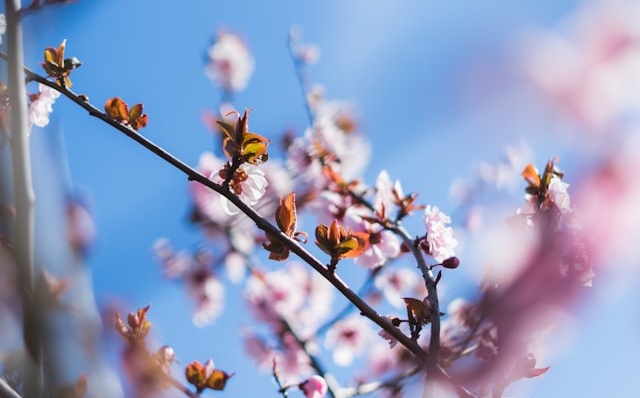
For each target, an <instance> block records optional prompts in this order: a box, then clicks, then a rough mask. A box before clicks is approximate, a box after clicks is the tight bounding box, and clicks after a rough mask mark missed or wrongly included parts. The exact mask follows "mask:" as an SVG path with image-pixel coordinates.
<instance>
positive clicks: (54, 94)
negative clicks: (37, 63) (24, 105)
mask: <svg viewBox="0 0 640 398" xmlns="http://www.w3.org/2000/svg"><path fill="white" fill-rule="evenodd" d="M38 89H39V90H40V93H38V94H36V96H35V99H34V100H32V101H31V105H29V122H30V123H31V124H35V125H36V126H38V127H45V126H46V125H48V124H49V115H50V114H51V112H53V103H54V102H55V101H56V98H58V97H60V93H59V92H58V91H56V90H54V89H52V88H50V87H49V86H45V85H44V84H42V83H40V84H39V85H38Z"/></svg>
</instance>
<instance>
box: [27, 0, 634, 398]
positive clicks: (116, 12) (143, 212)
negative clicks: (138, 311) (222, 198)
mask: <svg viewBox="0 0 640 398" xmlns="http://www.w3.org/2000/svg"><path fill="white" fill-rule="evenodd" d="M468 3H469V2H466V1H462V0H448V1H447V0H434V1H427V2H421V1H408V0H400V1H395V2H386V1H378V0H375V1H365V0H354V1H347V2H342V1H337V0H332V1H324V2H300V1H293V0H291V1H274V2H262V1H236V2H220V1H211V0H209V1H204V0H197V1H190V2H184V4H188V5H186V6H177V3H175V2H159V1H151V0H137V1H131V0H128V1H127V0H109V1H95V0H94V1H88V0H86V1H83V0H80V1H79V3H78V4H73V5H70V6H66V7H56V8H55V9H51V10H48V11H44V12H41V13H39V14H37V15H33V16H30V17H29V18H28V19H27V21H26V22H25V27H26V42H27V51H26V61H25V62H26V64H27V65H28V66H30V67H32V68H33V69H38V63H39V61H40V58H41V57H42V49H43V48H44V47H46V46H52V45H57V44H58V43H59V42H60V41H61V40H62V39H65V38H66V39H67V52H68V55H73V56H76V57H78V58H79V59H80V60H81V61H82V62H83V66H82V67H81V68H80V69H78V70H77V71H75V72H74V73H73V76H72V80H73V82H74V87H73V89H74V90H76V91H77V92H79V93H86V94H87V95H88V96H89V98H90V99H91V100H92V102H94V103H95V104H96V105H97V106H98V107H100V106H101V104H103V103H104V101H105V100H106V99H107V98H109V97H112V96H120V97H122V98H123V99H125V101H127V102H129V103H130V104H132V103H137V102H143V103H144V105H145V111H146V113H148V114H149V115H150V123H149V126H148V127H147V128H146V129H145V130H143V133H144V134H145V135H147V136H148V137H149V138H151V139H152V140H154V141H155V142H157V143H158V144H160V145H161V146H163V147H165V148H166V149H167V150H169V151H170V152H172V153H173V154H175V155H177V156H178V157H180V158H182V159H183V160H185V161H186V162H187V163H190V164H194V165H195V164H196V163H197V159H198V157H199V155H200V154H201V153H202V152H203V151H205V150H209V149H210V148H211V145H212V139H211V137H210V135H209V134H208V132H207V129H206V128H205V127H204V125H203V124H202V122H201V116H202V113H203V111H204V110H206V109H213V108H214V107H215V106H216V105H217V103H218V99H219V95H220V94H219V92H218V91H217V89H216V88H215V87H214V86H213V85H212V84H211V83H210V81H209V80H208V79H207V78H206V77H205V76H204V73H203V70H204V60H205V52H206V48H207V46H208V45H209V44H210V43H211V41H212V39H213V38H214V36H215V32H216V31H217V29H219V28H228V29H231V30H233V31H235V32H239V33H240V34H241V35H243V37H244V38H245V39H246V40H247V42H248V43H249V46H250V48H251V50H252V52H253V54H254V57H255V59H256V72H255V74H254V76H253V77H252V79H251V83H250V85H249V87H248V88H247V89H246V90H245V91H243V92H242V93H240V94H239V95H238V96H237V99H236V106H237V107H238V108H240V109H242V108H244V107H251V108H253V109H254V111H253V113H252V129H253V130H255V131H257V132H260V133H262V134H264V135H278V134H280V133H281V132H282V131H283V130H284V129H285V128H287V127H294V128H295V129H296V130H297V131H298V132H301V131H303V129H304V127H305V123H306V116H305V113H304V109H303V106H302V101H301V97H300V91H299V87H298V86H297V82H296V79H295V75H294V73H293V67H292V63H291V60H290V58H289V56H288V52H287V47H286V34H287V31H288V29H289V27H290V26H292V25H294V24H295V25H299V26H301V27H302V28H303V30H304V35H305V39H306V40H308V41H310V42H313V43H315V44H317V45H319V46H320V48H321V59H320V63H319V64H318V65H316V66H314V67H312V68H311V79H312V81H314V82H318V83H322V84H323V85H324V86H325V88H326V93H327V96H328V97H329V98H335V99H347V100H353V101H354V103H355V104H356V105H357V108H358V109H359V114H360V116H361V119H362V123H361V125H362V129H363V131H364V132H365V133H366V134H367V136H368V137H369V138H370V140H371V142H372V146H373V157H372V163H371V166H370V168H369V170H368V172H367V174H366V179H367V180H368V181H369V182H372V181H373V179H374V178H375V176H376V175H377V173H378V171H379V170H381V169H383V168H386V169H387V170H389V172H390V174H391V176H392V177H394V178H400V179H402V181H403V185H404V187H405V190H407V191H417V192H419V193H420V195H421V198H422V199H423V200H424V201H425V202H428V203H431V204H435V205H437V206H439V207H441V208H442V209H445V210H447V211H449V210H452V209H453V205H452V204H451V199H450V197H449V195H448V190H449V185H450V183H451V181H452V180H453V179H454V178H455V177H456V176H459V175H465V174H469V173H470V170H471V165H472V164H473V163H474V162H477V161H480V160H489V161H490V160H495V159H498V157H499V156H500V153H501V150H502V149H503V148H504V147H505V146H507V145H513V144H515V143H517V142H518V141H519V139H520V138H521V137H526V138H527V139H528V140H529V141H531V142H532V145H533V147H534V150H536V152H535V153H536V155H537V156H538V157H537V158H536V160H537V162H538V163H540V162H544V161H545V160H546V159H547V158H549V157H551V156H554V155H561V154H558V153H547V152H544V151H537V149H538V148H539V147H537V146H536V144H539V143H540V142H542V141H544V138H545V135H534V134H533V133H534V130H535V129H536V128H539V127H540V126H539V125H535V124H532V123H530V122H531V118H532V116H531V114H530V113H528V111H527V105H529V102H527V101H526V100H524V101H515V102H513V101H511V99H512V98H513V97H512V95H515V94H514V93H513V92H512V91H513V90H516V91H517V90H518V88H517V87H516V88H513V87H512V86H510V85H509V82H510V81H513V80H514V76H513V73H514V72H513V64H512V62H513V59H512V55H513V52H514V46H515V44H516V43H517V40H516V39H517V36H518V34H519V33H520V32H521V29H523V28H524V27H526V26H529V25H535V26H545V25H546V26H553V25H555V24H557V23H558V22H559V21H560V20H561V19H562V18H563V17H564V16H565V15H566V14H567V13H568V12H570V11H571V10H572V9H573V7H575V5H576V4H577V1H568V0H567V1H523V0H520V1H508V0H502V1H500V0H486V1H482V2H474V4H472V5H469V4H468ZM502 82H504V84H502ZM501 111H504V112H505V114H508V115H509V116H510V117H509V118H500V116H499V115H500V114H501V113H500V112H501ZM534 115H535V112H534ZM518 116H522V117H521V118H519V117H518ZM52 128H56V129H62V130H64V133H65V141H66V146H67V154H68V157H69V170H70V174H71V176H72V178H73V183H74V187H75V188H76V189H77V190H79V191H80V192H82V193H83V194H84V195H86V197H88V198H89V200H90V204H91V208H92V210H93V213H94V216H95V218H96V223H97V227H98V238H97V241H96V243H95V245H94V247H93V249H92V253H91V256H90V259H89V262H90V266H91V269H92V273H93V280H94V286H95V291H96V295H97V298H98V301H99V302H100V303H102V304H105V303H108V302H109V301H110V300H120V301H124V302H125V303H127V304H128V305H129V306H130V307H131V308H134V307H137V306H143V305H146V304H147V303H150V302H151V303H153V308H152V311H151V316H152V319H153V321H154V328H155V329H156V332H157V337H158V339H159V340H161V341H162V342H164V343H167V344H171V345H172V346H173V347H174V348H175V349H176V351H177V353H178V355H179V357H180V359H181V361H182V362H183V363H186V362H188V361H190V360H191V359H200V360H201V361H202V360H205V359H207V358H209V357H212V358H214V359H215V360H216V363H217V364H218V365H219V366H220V367H221V368H224V369H228V370H230V371H236V372H237V375H236V376H235V377H234V379H232V381H231V382H230V385H229V389H228V392H227V394H228V395H230V396H248V395H249V394H255V392H256V391H260V393H261V395H262V396H272V395H271V394H272V393H273V396H275V387H274V386H273V385H272V383H271V381H270V377H269V375H261V376H257V375H256V372H255V370H254V369H253V366H252V365H251V364H250V363H249V362H247V360H246V357H244V355H240V354H239V353H240V352H241V350H242V348H241V346H240V342H239V341H237V340H235V339H232V338H231V337H229V336H234V335H236V334H237V330H238V325H239V324H240V325H247V324H248V323H249V322H250V321H249V317H248V316H247V315H242V314H243V313H244V310H243V308H244V307H243V305H242V302H241V298H240V295H239V292H238V291H237V289H236V288H230V289H229V291H228V294H227V299H228V305H229V307H228V308H227V310H226V312H225V315H224V316H223V318H222V319H221V321H220V322H218V323H216V324H215V325H213V326H211V327H208V328H205V329H197V328H195V327H193V326H192V325H191V324H190V311H191V305H190V303H189V301H188V299H187V298H186V297H185V294H184V293H183V291H182V289H181V288H180V287H179V286H177V285H174V284H172V283H170V282H168V281H166V280H164V279H162V277H161V275H160V271H159V268H158V266H157V264H156V263H155V261H154V259H153V258H152V255H151V245H152V243H153V242H154V240H155V239H156V238H158V237H161V236H166V237H169V238H171V239H172V240H173V241H174V242H175V243H176V245H179V246H181V247H193V246H194V245H195V244H197V242H198V241H199V235H198V232H197V231H196V230H195V229H194V228H193V227H190V226H189V225H188V223H187V221H186V219H187V214H188V211H189V197H188V192H187V182H186V179H185V178H184V176H183V175H181V174H180V173H179V172H177V171H175V170H173V169H171V168H170V167H169V166H168V165H166V164H164V163H163V162H161V161H160V160H158V159H156V158H155V157H154V156H153V155H151V154H149V153H146V152H145V151H144V150H143V149H142V148H141V147H138V146H137V145H135V144H134V143H133V142H131V141H129V140H128V139H127V138H126V137H124V136H121V135H120V134H119V133H117V132H116V131H114V130H112V129H110V128H108V127H107V126H105V125H103V124H101V123H100V122H98V121H97V120H93V119H92V118H90V117H89V116H87V115H86V114H84V113H83V112H82V111H80V110H79V109H78V108H77V107H75V106H74V105H73V104H71V103H70V102H69V101H65V100H63V99H60V100H59V101H58V102H57V103H56V104H55V111H54V117H53V123H52ZM40 133H41V134H43V133H42V132H40ZM34 134H37V132H36V133H34ZM547 137H548V136H547ZM545 150H549V149H545ZM558 150H561V149H560V148H559V149H558ZM604 279H605V280H606V277H605V278H604ZM611 279H612V280H613V281H614V282H613V283H618V281H619V279H617V278H615V276H613V277H611ZM605 286H608V285H605ZM593 290H594V296H595V297H599V299H598V300H596V299H591V300H589V301H588V305H587V306H584V307H583V308H582V309H581V310H580V311H579V314H580V316H579V318H578V319H577V320H576V322H577V323H576V326H575V327H576V328H577V329H579V330H580V331H581V332H584V333H580V335H579V336H580V337H579V338H577V339H576V340H577V341H575V342H572V344H570V346H571V347H570V348H569V349H567V350H566V351H564V352H563V355H562V356H559V357H558V358H557V360H554V362H552V363H551V365H552V368H551V371H550V372H549V373H548V374H547V375H545V376H544V378H542V379H538V380H534V381H533V382H532V383H524V384H530V387H531V388H532V390H530V391H529V392H527V391H523V394H527V395H526V396H540V397H556V396H569V395H571V396H602V395H604V394H605V393H606V391H605V389H606V388H611V387H612V384H613V385H619V386H620V391H621V392H626V393H629V392H630V391H634V392H635V393H636V394H638V393H639V392H640V386H638V382H637V381H635V382H634V383H632V382H631V381H630V380H627V379H625V378H626V377H627V376H629V372H630V371H631V369H634V368H635V369H637V367H634V366H623V365H624V364H629V363H630V361H631V360H633V359H634V358H633V353H634V352H635V353H637V352H640V351H638V350H637V349H638V348H639V347H638V346H637V343H633V341H636V339H635V337H636V336H637V332H638V326H639V325H638V320H637V316H636V317H635V318H634V317H629V316H627V315H628V313H627V311H628V309H625V308H623V306H621V305H615V306H610V305H609V304H608V303H620V298H606V296H607V291H608V290H607V288H602V287H595V288H594V289H593ZM603 297H605V298H603ZM636 298H637V297H636ZM635 309H636V313H637V306H636V308H635ZM237 313H240V314H241V316H240V317H239V318H240V319H239V320H238V319H237V317H235V316H234V315H235V314H237ZM594 317H598V318H599V319H600V320H599V321H598V322H599V323H600V324H601V325H616V327H615V330H616V331H615V336H616V337H615V340H617V341H619V342H625V343H626V344H630V345H627V346H623V345H620V344H614V342H612V341H610V342H608V343H607V346H608V347H610V349H608V350H598V347H601V346H602V345H603V342H604V341H608V340H611V339H612V338H613V333H614V332H612V331H607V330H602V329H601V328H600V327H593V326H592V322H593V319H594ZM602 317H604V318H605V319H604V320H603V319H602ZM634 349H635V350H634ZM595 358H599V359H598V360H596V359H595ZM614 361H615V366H613V367H608V366H606V365H605V363H613V362H614ZM592 364H593V365H592ZM596 365H597V366H596ZM585 380H594V382H590V383H588V386H587V383H586V382H585ZM605 380H610V382H605ZM612 380H619V383H618V382H612ZM514 394H517V392H516V393H514ZM212 395H213V394H212ZM625 395H627V396H629V394H625ZM630 395H633V394H630ZM514 396H515V395H514ZM523 396H524V395H523Z"/></svg>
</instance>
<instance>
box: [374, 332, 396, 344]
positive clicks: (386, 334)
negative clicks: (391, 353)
mask: <svg viewBox="0 0 640 398" xmlns="http://www.w3.org/2000/svg"><path fill="white" fill-rule="evenodd" d="M378 336H380V337H382V338H383V339H385V340H387V341H388V342H389V348H393V347H395V346H396V345H397V344H398V340H396V338H395V337H393V336H392V335H391V333H389V332H387V331H386V330H384V329H381V330H380V331H379V332H378Z"/></svg>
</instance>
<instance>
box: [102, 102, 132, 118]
mask: <svg viewBox="0 0 640 398" xmlns="http://www.w3.org/2000/svg"><path fill="white" fill-rule="evenodd" d="M104 111H105V112H106V113H107V115H109V116H111V117H112V118H113V119H114V120H115V121H117V122H120V123H125V124H126V123H128V122H129V106H128V105H127V103H126V102H124V101H123V100H122V98H120V97H113V98H109V99H108V100H107V102H106V103H105V105H104Z"/></svg>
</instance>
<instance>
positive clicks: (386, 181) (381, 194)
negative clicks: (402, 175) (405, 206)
mask: <svg viewBox="0 0 640 398" xmlns="http://www.w3.org/2000/svg"><path fill="white" fill-rule="evenodd" d="M403 197H404V192H403V191H402V186H401V185H400V181H399V180H396V181H395V183H394V182H392V181H391V177H389V173H387V170H382V171H381V172H380V174H378V178H376V195H375V196H374V198H373V207H375V209H376V210H377V211H381V210H382V206H383V205H384V208H385V209H386V211H387V213H389V212H390V211H391V210H392V209H393V208H394V207H395V206H396V205H395V202H396V198H403Z"/></svg>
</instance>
